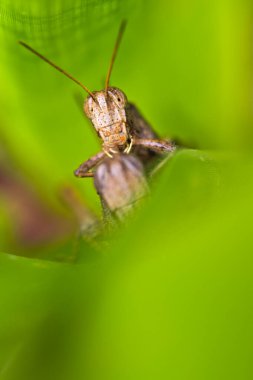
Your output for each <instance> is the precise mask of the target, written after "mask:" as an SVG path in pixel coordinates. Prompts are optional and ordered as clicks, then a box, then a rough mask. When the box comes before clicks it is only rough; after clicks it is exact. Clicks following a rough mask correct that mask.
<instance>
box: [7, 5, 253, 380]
mask: <svg viewBox="0 0 253 380" xmlns="http://www.w3.org/2000/svg"><path fill="white" fill-rule="evenodd" d="M123 17H126V18H128V19H129V25H128V29H127V32H126V35H125V37H124V41H123V44H122V46H121V48H120V54H119V56H118V59H117V63H116V65H115V70H114V72H113V77H112V83H113V84H114V85H117V86H119V87H120V88H122V89H124V90H125V92H126V93H127V94H128V97H129V98H130V99H131V100H133V101H134V102H135V103H136V104H138V106H139V107H140V109H141V110H142V112H143V113H144V114H145V115H146V117H147V118H148V119H149V120H150V121H151V122H152V125H153V126H154V127H155V129H156V130H157V131H158V132H159V133H161V134H162V135H164V136H171V135H172V136H175V137H177V138H180V139H181V140H182V141H183V142H185V143H186V144H189V145H192V146H193V148H194V147H196V148H198V149H189V150H182V151H179V152H178V153H177V154H176V155H175V156H174V157H173V159H172V160H171V161H170V162H169V163H168V164H167V165H166V166H165V167H164V168H163V170H161V172H160V173H158V174H157V176H156V178H155V181H154V183H153V184H152V193H151V197H150V199H149V200H148V201H147V202H146V204H145V205H144V207H143V208H142V210H140V211H139V212H138V214H137V216H136V218H135V219H134V220H131V221H129V223H128V224H127V225H126V226H125V227H124V229H121V230H120V231H117V234H115V236H114V237H113V239H112V241H111V243H110V245H109V246H108V247H107V248H106V249H105V251H104V252H101V253H97V252H93V250H92V249H91V248H88V247H87V246H86V245H83V246H81V248H80V253H79V261H78V263H77V264H66V263H56V262H53V261H45V260H38V259H35V258H30V259H28V258H21V257H16V256H13V255H9V254H8V253H2V254H1V264H0V268H1V269H0V271H1V273H0V289H1V293H0V294H1V297H0V303H1V305H0V310H1V313H0V331H1V347H0V352H1V354H0V378H1V379H11V380H13V379H26V380H27V379H35V378H36V379H45V378H46V379H51V378H52V379H53V378H54V379H55V378H57V379H72V378H75V379H83V378H87V379H101V378H103V379H110V380H111V379H115V380H116V379H121V380H123V379H168V378H172V379H186V378H187V379H191V378H192V379H203V378H204V379H209V378H210V379H238V378H240V379H248V378H249V379H250V378H252V369H251V367H252V365H251V362H252V360H251V340H252V326H251V325H252V310H253V309H252V306H253V305H252V296H251V295H252V270H251V268H252V250H253V244H252V231H251V230H252V226H251V221H252V211H253V199H252V198H253V196H252V194H253V191H252V190H253V179H252V176H251V173H252V169H253V157H252V152H251V147H252V130H251V128H252V114H251V107H252V105H251V104H252V96H251V94H252V60H251V45H252V36H251V27H252V5H251V3H250V2H249V1H239V0H238V1H235V0H232V1H227V0H220V1H218V0H215V1H212V2H203V1H200V0H191V1H185V0H180V1H170V2H167V1H165V0H158V1H141V0H138V1H133V0H127V1H124V2H123V1H119V0H103V1H102V0H89V1H88V0H86V1H85V0H82V1H81V0H79V1H77V0H76V1H74V2H73V1H67V0H65V1H62V0H61V1H60V0H59V1H54V2H50V1H46V0H44V1H43V2H39V1H30V2H24V1H21V0H19V1H17V0H15V1H12V2H10V1H4V2H2V3H1V6H0V23H1V32H0V39H1V45H2V49H1V50H0V57H1V60H0V62H1V63H0V65H1V89H2V91H1V96H0V101H1V113H0V117H1V120H0V122H1V131H2V133H3V135H4V136H5V138H6V141H8V145H9V147H10V150H11V152H12V155H13V157H14V158H15V161H16V163H18V165H19V169H20V171H25V172H26V173H27V174H28V175H29V176H30V178H31V179H32V180H33V181H34V183H36V184H37V187H38V188H39V189H40V191H41V193H43V195H44V197H45V198H50V201H51V202H53V203H54V204H55V205H57V197H56V196H55V194H56V188H57V186H58V185H59V183H61V182H62V181H69V182H71V183H72V184H73V185H74V186H78V187H79V189H80V190H81V192H82V194H83V195H84V197H85V199H88V200H89V201H90V203H91V204H92V206H93V207H97V209H99V204H98V201H97V198H96V194H95V192H94V190H93V188H92V183H88V181H85V180H84V181H80V180H79V181H78V180H77V179H75V178H74V177H73V175H72V172H73V169H74V168H75V167H76V166H77V165H78V164H79V163H80V161H82V160H83V159H85V158H86V157H88V156H89V155H91V154H93V153H95V152H97V151H98V149H99V148H100V147H99V143H98V141H97V139H96V136H95V135H94V134H92V132H91V128H89V124H88V122H87V121H86V120H84V119H83V116H82V114H81V112H80V110H78V107H77V105H76V104H75V101H74V98H75V93H76V91H77V92H78V88H76V87H75V85H74V84H72V83H71V82H70V81H68V80H67V79H65V78H64V77H62V76H61V75H60V74H58V73H57V72H54V71H53V69H51V68H50V67H47V65H45V64H44V63H43V62H40V61H38V60H37V59H36V57H34V56H32V55H29V54H28V53H27V52H26V51H24V50H22V48H21V47H20V46H19V45H17V43H16V42H17V40H19V39H22V40H25V41H26V42H28V43H30V44H31V45H32V46H34V47H35V48H36V49H38V50H40V51H41V52H43V53H44V54H45V55H47V56H49V57H50V58H52V59H54V60H55V61H56V62H57V63H58V64H61V66H62V67H64V68H66V69H68V70H69V71H70V72H71V73H73V74H74V75H76V76H77V77H78V78H80V80H83V82H84V83H85V84H86V85H87V86H88V87H90V88H91V89H96V88H100V87H101V83H102V81H103V80H104V76H105V73H106V69H107V66H108V60H109V57H110V54H111V49H112V46H113V42H114V38H115V34H116V31H117V28H118V25H119V23H120V21H121V19H122V18H123ZM57 207H58V206H57ZM2 220H3V221H2ZM0 226H1V231H2V233H4V232H3V231H4V226H5V224H4V217H1V223H0ZM2 227H3V228H2ZM65 250H66V252H65V253H63V254H66V255H67V254H68V250H70V248H69V245H68V246H66V248H65Z"/></svg>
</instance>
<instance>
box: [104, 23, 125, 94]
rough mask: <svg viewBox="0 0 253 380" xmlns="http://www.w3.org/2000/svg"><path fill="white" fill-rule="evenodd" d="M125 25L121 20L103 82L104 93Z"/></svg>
mask: <svg viewBox="0 0 253 380" xmlns="http://www.w3.org/2000/svg"><path fill="white" fill-rule="evenodd" d="M126 24H127V21H126V20H123V21H122V22H121V24H120V28H119V32H118V36H117V40H116V43H115V46H114V49H113V53H112V58H111V62H110V66H109V69H108V72H107V76H106V81H105V90H106V91H107V90H108V87H109V82H110V77H111V73H112V68H113V64H114V61H115V58H116V55H117V52H118V49H119V45H120V42H121V39H122V36H123V33H124V31H125V28H126Z"/></svg>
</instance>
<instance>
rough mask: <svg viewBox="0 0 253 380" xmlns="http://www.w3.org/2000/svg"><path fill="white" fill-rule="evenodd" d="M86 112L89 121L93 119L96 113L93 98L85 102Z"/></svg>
mask: <svg viewBox="0 0 253 380" xmlns="http://www.w3.org/2000/svg"><path fill="white" fill-rule="evenodd" d="M84 112H85V114H86V116H87V117H88V118H89V119H91V118H92V116H93V112H94V100H93V99H92V98H91V97H88V98H87V99H86V100H85V102H84Z"/></svg>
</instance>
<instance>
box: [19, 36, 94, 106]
mask: <svg viewBox="0 0 253 380" xmlns="http://www.w3.org/2000/svg"><path fill="white" fill-rule="evenodd" d="M18 43H19V44H20V45H22V46H23V47H25V48H26V49H27V50H29V51H30V52H32V53H33V54H35V55H37V57H39V58H41V59H42V60H43V61H45V62H47V63H48V64H49V65H51V66H52V67H54V68H55V69H56V70H58V71H60V73H62V74H63V75H65V76H66V77H68V78H69V79H71V80H72V81H73V82H76V83H77V84H78V85H79V86H81V87H82V88H83V89H84V90H85V91H86V92H88V94H89V95H90V96H91V97H92V98H93V99H94V100H95V101H96V99H95V98H94V95H93V94H92V92H91V91H90V90H89V89H88V88H87V87H86V86H84V85H83V84H82V83H81V82H79V80H77V79H76V78H74V77H73V76H72V75H71V74H69V73H67V71H65V70H63V69H62V68H61V67H59V66H57V65H56V64H55V63H53V62H52V61H50V60H49V59H47V58H46V57H44V56H43V55H42V54H40V53H38V52H37V51H36V50H34V49H33V48H32V47H31V46H29V45H27V44H26V43H25V42H22V41H18Z"/></svg>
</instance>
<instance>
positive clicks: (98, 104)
mask: <svg viewBox="0 0 253 380" xmlns="http://www.w3.org/2000/svg"><path fill="white" fill-rule="evenodd" d="M125 27H126V21H123V22H122V23H121V26H120V29H119V32H118V36H117V39H116V43H115V46H114V50H113V54H112V58H111V60H110V65H109V69H108V72H107V76H106V82H105V88H104V89H103V90H101V91H93V92H91V91H90V90H89V89H88V88H87V87H86V86H85V85H84V84H83V83H81V82H80V81H79V80H77V79H76V78H74V77H73V76H72V75H71V74H69V73H68V72H66V71H65V70H63V69H62V68H61V67H59V66H57V65H56V64H55V63H53V62H52V61H50V60H49V59H47V58H46V57H45V56H43V55H42V54H40V53H38V52H37V51H36V50H34V49H33V48H32V47H30V46H29V45H27V44H26V43H25V42H22V41H19V43H20V44H21V45H22V46H23V47H25V48H26V49H28V50H29V51H30V52H32V53H33V54H35V55H36V56H38V57H39V58H41V59H42V60H43V61H45V62H47V63H48V64H49V65H51V66H52V67H54V68H55V69H56V70H58V71H60V72H61V73H62V74H64V75H65V76H66V77H68V78H69V79H71V80H72V81H74V82H75V83H76V84H78V85H79V86H81V87H82V88H83V89H84V90H85V91H86V92H87V93H88V97H87V99H86V100H85V101H84V113H85V115H86V116H87V117H88V118H89V119H90V120H91V123H92V125H93V127H94V128H95V129H96V131H97V134H98V136H99V138H101V139H102V142H103V149H102V151H101V152H99V153H97V154H96V155H94V156H93V157H91V158H89V159H88V160H87V161H85V162H84V163H82V164H81V165H80V166H79V168H78V169H77V170H75V172H74V174H75V175H76V176H77V177H93V176H94V172H93V169H94V168H95V167H96V166H97V165H98V164H99V163H101V161H103V160H104V159H105V158H106V157H109V158H113V157H114V156H115V155H117V154H129V153H134V154H135V155H136V156H138V157H139V158H140V160H141V161H145V160H146V159H147V158H148V157H149V156H150V155H152V152H156V153H163V152H173V151H174V149H175V146H174V144H173V143H172V142H171V141H166V140H161V139H159V138H158V137H157V135H156V133H155V132H154V131H153V130H152V128H151V127H150V126H149V124H148V123H147V122H146V120H145V119H144V118H143V117H142V116H141V114H140V113H139V111H138V110H137V108H136V107H135V106H134V105H133V104H131V103H130V102H128V100H127V97H126V95H125V94H124V92H123V91H122V90H120V89H119V88H117V87H112V86H110V77H111V73H112V68H113V64H114V62H115V58H116V55H117V51H118V48H119V45H120V42H121V39H122V36H123V32H124V30H125Z"/></svg>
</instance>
